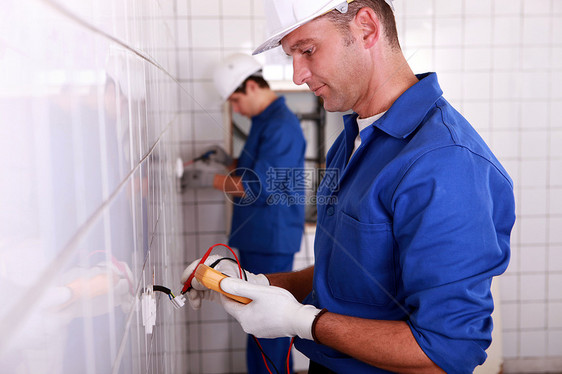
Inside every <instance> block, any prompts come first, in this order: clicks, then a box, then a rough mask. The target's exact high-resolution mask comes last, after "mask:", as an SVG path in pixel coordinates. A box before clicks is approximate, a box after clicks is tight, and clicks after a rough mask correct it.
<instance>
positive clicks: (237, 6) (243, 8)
mask: <svg viewBox="0 0 562 374" xmlns="http://www.w3.org/2000/svg"><path fill="white" fill-rule="evenodd" d="M221 5H222V14H223V16H227V17H249V16H250V15H252V7H253V2H252V0H239V1H232V0H221Z"/></svg>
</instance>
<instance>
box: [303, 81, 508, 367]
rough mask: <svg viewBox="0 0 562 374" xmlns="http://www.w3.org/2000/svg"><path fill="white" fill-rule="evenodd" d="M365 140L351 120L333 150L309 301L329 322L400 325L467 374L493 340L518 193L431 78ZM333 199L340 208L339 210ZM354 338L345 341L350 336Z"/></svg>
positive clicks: (318, 358)
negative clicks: (332, 318) (497, 280)
mask: <svg viewBox="0 0 562 374" xmlns="http://www.w3.org/2000/svg"><path fill="white" fill-rule="evenodd" d="M418 79H419V82H418V83H416V84H415V85H414V86H412V87H410V88H409V89H408V90H407V91H406V92H404V93H403V94H402V95H401V96H400V97H399V98H398V99H397V100H396V101H395V102H394V104H393V105H392V106H391V108H390V109H389V110H388V111H387V112H386V113H385V114H384V115H383V116H382V117H381V118H380V119H378V120H377V121H375V122H374V123H373V124H372V125H371V126H368V127H367V128H365V129H364V130H363V131H361V133H360V136H361V145H360V146H359V148H358V149H357V151H356V152H355V154H354V155H353V157H351V159H350V160H349V163H348V159H349V157H350V155H351V152H352V150H353V146H354V139H355V137H356V136H357V131H358V130H357V123H356V118H357V114H352V115H348V116H345V117H344V130H343V132H342V133H341V134H340V136H339V137H338V138H337V140H336V141H335V143H334V145H333V146H332V148H331V149H330V151H329V152H328V156H327V167H328V168H335V169H337V170H339V173H340V175H339V183H334V184H331V183H326V184H325V183H322V185H321V186H320V189H319V190H318V194H319V196H323V197H331V198H332V199H328V198H324V199H320V198H319V199H318V201H319V202H320V201H321V200H323V201H327V202H328V203H327V204H325V205H318V223H317V229H316V239H315V243H314V254H315V268H314V282H313V291H312V293H311V294H309V295H308V296H307V298H306V300H305V301H304V303H306V304H313V305H315V306H317V307H318V308H327V309H328V311H330V312H335V313H339V314H344V315H350V316H356V317H361V318H367V319H378V320H400V321H406V322H407V323H408V325H409V327H410V329H411V331H412V333H413V335H414V337H415V339H416V340H417V342H418V344H419V346H420V347H421V349H422V350H423V351H424V352H425V353H426V354H427V356H428V357H429V358H430V359H431V360H433V361H434V362H435V363H436V364H437V365H438V366H440V367H441V368H442V369H444V370H445V371H446V372H447V373H472V371H473V369H474V367H475V366H477V365H479V364H481V363H482V362H484V360H485V358H486V353H485V350H486V348H487V347H488V346H489V345H490V342H491V332H492V319H491V316H490V315H491V313H492V310H493V307H494V304H493V300H492V295H491V291H490V285H491V281H492V277H493V276H496V275H499V274H501V273H503V272H504V271H505V270H506V268H507V265H508V262H509V257H510V244H509V238H510V233H511V229H512V227H513V224H514V221H515V203H514V195H513V184H512V181H511V179H510V177H509V176H508V174H507V172H506V171H505V170H504V168H503V167H502V166H501V165H500V163H499V162H498V160H497V159H496V158H495V157H494V155H493V154H492V152H491V151H490V149H489V148H488V147H487V146H486V144H485V142H484V141H483V140H482V139H481V138H480V136H479V135H478V134H477V132H476V131H475V130H474V128H472V126H471V125H470V124H469V123H468V122H467V121H466V120H465V119H464V118H463V117H462V116H461V114H459V113H458V112H457V111H456V110H455V109H453V107H452V106H451V105H450V104H449V103H448V102H447V101H446V100H445V99H444V98H443V97H442V91H441V88H440V87H439V84H438V82H437V76H436V74H435V73H431V74H424V75H420V76H418ZM334 199H336V200H334ZM349 338H350V339H353V337H352V336H350V337H349ZM295 345H296V347H297V348H298V349H299V351H301V352H303V353H304V354H305V355H307V356H308V357H310V359H311V360H313V361H315V362H318V363H320V364H322V365H324V366H326V367H328V368H330V369H332V370H334V371H336V372H338V373H384V372H385V371H384V370H381V369H377V368H375V367H372V366H369V365H367V364H365V363H363V362H360V361H358V360H355V359H353V358H351V357H349V356H347V355H345V354H343V353H340V352H338V351H335V350H333V349H331V348H329V347H326V346H323V345H319V344H316V343H314V342H313V341H310V340H302V339H297V341H296V342H295Z"/></svg>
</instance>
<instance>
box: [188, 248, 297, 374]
mask: <svg viewBox="0 0 562 374" xmlns="http://www.w3.org/2000/svg"><path fill="white" fill-rule="evenodd" d="M219 245H222V246H223V247H226V248H228V250H229V251H230V253H232V255H233V256H234V258H235V259H236V263H237V264H238V271H239V272H240V279H242V266H241V265H240V260H238V256H236V253H234V251H233V250H232V248H230V247H229V246H228V245H226V244H222V243H218V244H215V245H212V246H211V247H210V248H209V249H208V250H207V252H205V254H204V255H203V257H201V260H200V261H199V263H198V264H197V266H196V267H195V269H193V272H192V273H191V275H190V276H189V278H187V281H185V283H184V285H183V288H182V290H181V293H182V294H184V293H186V292H187V290H188V289H189V288H190V287H191V281H192V280H193V277H195V271H196V270H197V267H198V266H199V265H201V264H203V263H204V262H205V260H207V258H208V257H209V255H210V254H211V252H212V251H213V249H214V248H215V247H217V246H219ZM254 340H255V341H256V343H257V344H258V345H259V347H260V349H261V357H262V358H263V363H264V364H265V367H266V369H267V371H268V372H269V374H273V373H272V372H271V370H270V369H269V365H267V360H266V358H265V355H264V353H263V348H262V346H261V344H260V342H259V341H258V339H257V338H256V337H255V336H254ZM293 340H295V338H293V339H291V345H290V346H289V353H288V354H287V373H288V374H290V369H289V357H290V356H291V346H292V345H293Z"/></svg>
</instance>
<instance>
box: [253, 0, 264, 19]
mask: <svg viewBox="0 0 562 374" xmlns="http://www.w3.org/2000/svg"><path fill="white" fill-rule="evenodd" d="M263 6H264V3H263V1H262V0H253V2H252V7H253V9H254V14H253V16H254V17H256V18H258V17H262V18H263V17H264V15H265V11H264V9H263Z"/></svg>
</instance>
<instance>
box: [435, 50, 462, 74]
mask: <svg viewBox="0 0 562 374" xmlns="http://www.w3.org/2000/svg"><path fill="white" fill-rule="evenodd" d="M433 50H434V51H435V61H434V63H435V69H436V71H438V72H442V71H454V72H458V71H460V70H461V69H462V67H463V63H464V62H463V57H464V56H463V49H462V48H455V47H453V48H434V49H433Z"/></svg>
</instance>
